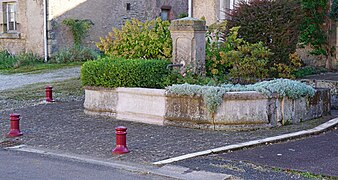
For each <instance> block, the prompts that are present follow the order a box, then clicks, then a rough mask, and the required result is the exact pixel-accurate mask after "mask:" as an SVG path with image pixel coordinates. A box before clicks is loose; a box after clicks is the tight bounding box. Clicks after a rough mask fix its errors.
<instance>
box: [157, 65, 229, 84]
mask: <svg viewBox="0 0 338 180" xmlns="http://www.w3.org/2000/svg"><path fill="white" fill-rule="evenodd" d="M163 83H164V85H165V86H170V85H172V84H185V83H188V84H199V85H217V84H220V83H224V81H222V82H220V81H218V79H216V78H214V77H205V76H201V75H199V74H195V73H193V71H192V69H191V68H189V67H187V68H182V69H181V70H179V69H176V68H173V69H172V70H171V71H170V73H169V75H168V76H167V77H166V78H165V79H164V82H163Z"/></svg>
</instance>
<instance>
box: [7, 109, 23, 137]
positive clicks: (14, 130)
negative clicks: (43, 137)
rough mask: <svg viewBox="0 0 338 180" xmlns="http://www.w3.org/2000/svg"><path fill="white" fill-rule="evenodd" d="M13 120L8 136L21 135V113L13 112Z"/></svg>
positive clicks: (11, 118) (11, 117)
mask: <svg viewBox="0 0 338 180" xmlns="http://www.w3.org/2000/svg"><path fill="white" fill-rule="evenodd" d="M10 120H11V129H10V131H9V133H8V134H7V137H17V136H21V135H22V133H21V132H20V127H19V122H20V114H15V113H14V114H11V115H10Z"/></svg>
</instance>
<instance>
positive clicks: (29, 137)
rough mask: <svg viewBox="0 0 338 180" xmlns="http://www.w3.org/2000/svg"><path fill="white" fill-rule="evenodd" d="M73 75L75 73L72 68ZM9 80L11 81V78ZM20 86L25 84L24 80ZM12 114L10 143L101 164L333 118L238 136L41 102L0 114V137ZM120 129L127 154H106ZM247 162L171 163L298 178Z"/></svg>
mask: <svg viewBox="0 0 338 180" xmlns="http://www.w3.org/2000/svg"><path fill="white" fill-rule="evenodd" d="M75 71H78V70H77V69H75ZM29 76H30V75H29ZM32 76H34V75H32ZM59 76H62V77H63V78H67V77H71V76H70V75H67V74H62V75H61V74H59ZM59 76H54V75H51V74H50V75H48V76H45V75H39V76H36V77H35V78H37V77H40V78H37V80H38V79H43V82H46V81H47V80H53V78H50V77H59ZM75 76H76V73H75ZM77 76H78V74H77ZM3 77H4V76H2V78H3ZM17 77H20V76H17ZM25 77H26V76H25ZM41 77H46V78H45V79H44V78H41ZM21 78H22V77H20V78H19V79H21ZM48 78H50V79H48ZM54 80H55V79H54ZM13 81H14V82H16V80H13ZM1 82H2V79H1V76H0V83H1ZM21 82H22V81H18V85H19V84H21V85H20V86H22V85H24V84H25V83H21ZM23 82H24V81H23ZM26 82H27V83H28V82H30V81H28V80H27V81H26ZM38 82H41V81H38ZM0 87H2V88H3V84H2V85H1V84H0ZM13 112H15V113H19V114H21V116H22V117H21V130H22V132H23V133H24V136H22V137H19V138H17V139H15V142H18V143H22V144H25V145H28V146H30V147H33V148H42V149H51V150H56V151H58V152H65V153H73V154H79V155H87V156H91V157H94V158H102V159H105V160H121V161H128V162H137V163H141V164H147V165H149V164H151V163H152V162H155V161H159V160H163V159H167V158H171V157H176V156H180V155H183V154H187V153H192V152H196V151H202V150H207V149H210V148H217V147H220V146H225V145H229V144H234V143H239V142H246V141H250V140H256V139H261V138H266V137H271V136H276V135H281V134H285V133H289V132H296V131H300V130H304V129H310V128H313V127H315V126H317V125H319V124H321V123H323V122H326V121H327V120H329V119H331V118H333V117H335V116H336V115H337V114H333V116H328V117H324V118H321V119H316V120H312V121H306V122H303V123H300V124H297V125H288V126H285V127H278V128H273V129H261V130H256V131H243V132H231V131H207V130H198V129H187V128H180V127H170V126H164V127H163V126H156V125H148V124H141V123H133V122H126V121H118V120H116V119H113V118H106V117H99V116H89V115H86V114H84V112H83V100H77V101H61V102H60V101H59V102H55V103H52V104H43V103H42V104H40V105H35V106H28V107H23V108H15V109H12V110H0V119H1V121H0V133H1V134H2V135H3V136H5V135H6V133H7V132H8V131H9V114H10V113H13ZM120 125H123V126H126V127H128V131H127V132H128V135H127V140H128V147H129V149H130V151H131V152H130V153H129V154H125V155H112V154H111V150H112V149H113V148H114V146H115V135H114V127H116V126H120ZM321 147H322V146H321ZM325 147H326V146H325ZM262 152H263V151H262ZM243 157H244V156H243ZM271 161H273V160H271ZM253 163H255V162H253ZM253 163H243V162H242V161H241V160H238V161H237V160H231V159H228V158H227V157H226V156H222V155H210V156H202V157H197V158H194V159H189V160H186V161H181V162H177V163H175V164H176V165H181V166H186V167H189V168H191V169H194V170H201V169H203V170H207V171H213V172H221V173H226V174H232V175H235V176H238V177H241V178H244V179H303V178H302V177H300V176H297V175H294V174H286V173H284V172H277V171H274V170H273V169H271V168H269V167H263V166H258V165H255V164H253ZM267 165H269V164H267Z"/></svg>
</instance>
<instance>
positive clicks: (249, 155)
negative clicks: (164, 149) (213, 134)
mask: <svg viewBox="0 0 338 180" xmlns="http://www.w3.org/2000/svg"><path fill="white" fill-rule="evenodd" d="M174 164H175V165H179V166H185V167H190V168H192V169H200V170H205V171H211V172H218V173H226V174H232V175H236V176H239V177H243V178H245V179H284V178H285V177H284V176H283V175H279V174H278V173H277V174H276V172H278V171H279V170H277V169H284V170H296V171H299V172H305V173H312V174H318V175H322V176H324V177H331V178H332V179H338V129H337V128H336V129H335V130H333V131H330V132H327V133H324V134H320V135H318V136H313V137H310V138H305V139H301V140H292V141H289V142H285V143H279V144H273V145H266V146H260V147H255V148H250V149H245V150H239V151H235V152H229V153H222V154H213V155H209V156H205V157H197V158H194V159H187V160H184V161H180V162H176V163H174ZM263 167H269V168H267V169H266V168H263ZM273 167H274V168H273ZM309 177H311V176H309ZM334 177H335V178H334ZM290 178H296V179H298V178H300V177H298V176H293V177H290Z"/></svg>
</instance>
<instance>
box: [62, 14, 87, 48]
mask: <svg viewBox="0 0 338 180" xmlns="http://www.w3.org/2000/svg"><path fill="white" fill-rule="evenodd" d="M62 23H63V24H64V25H66V26H68V27H69V29H70V31H71V32H72V35H73V38H74V46H75V47H80V46H81V44H82V41H83V39H84V38H85V37H86V36H87V34H88V30H89V29H90V28H91V26H92V25H93V22H92V21H90V20H88V19H84V20H82V19H72V18H68V19H64V20H63V21H62Z"/></svg>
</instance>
